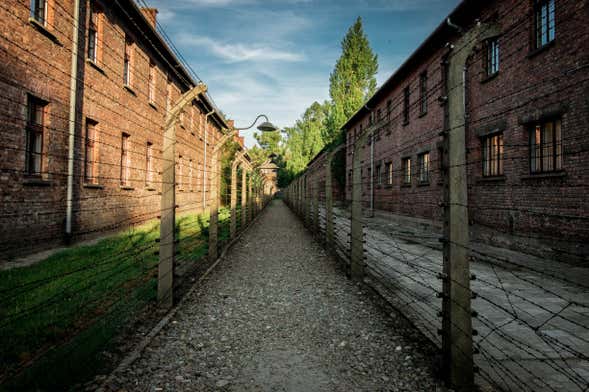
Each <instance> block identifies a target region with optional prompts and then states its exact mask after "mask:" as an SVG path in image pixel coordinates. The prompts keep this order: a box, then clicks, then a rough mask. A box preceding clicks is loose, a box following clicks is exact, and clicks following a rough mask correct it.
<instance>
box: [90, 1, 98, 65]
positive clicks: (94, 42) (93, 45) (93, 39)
mask: <svg viewBox="0 0 589 392" xmlns="http://www.w3.org/2000/svg"><path fill="white" fill-rule="evenodd" d="M88 12H89V13H90V15H89V17H88V59H89V60H91V61H93V62H95V63H97V62H98V45H99V42H98V31H99V27H98V24H99V23H100V13H99V10H98V9H97V8H96V4H95V3H94V1H91V2H90V9H89V11H88Z"/></svg>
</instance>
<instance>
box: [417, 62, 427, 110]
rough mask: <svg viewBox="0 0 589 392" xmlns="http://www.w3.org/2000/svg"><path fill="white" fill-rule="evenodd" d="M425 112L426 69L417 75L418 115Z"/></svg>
mask: <svg viewBox="0 0 589 392" xmlns="http://www.w3.org/2000/svg"><path fill="white" fill-rule="evenodd" d="M426 114H427V70H426V71H423V72H422V73H421V74H420V75H419V115H420V116H424V115H426Z"/></svg>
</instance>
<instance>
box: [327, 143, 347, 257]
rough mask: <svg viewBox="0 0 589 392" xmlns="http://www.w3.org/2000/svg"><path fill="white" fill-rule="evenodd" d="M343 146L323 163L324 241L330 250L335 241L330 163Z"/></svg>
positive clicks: (331, 153)
mask: <svg viewBox="0 0 589 392" xmlns="http://www.w3.org/2000/svg"><path fill="white" fill-rule="evenodd" d="M343 147H344V144H340V145H339V146H338V147H336V149H335V150H333V151H331V152H330V153H329V154H328V155H327V159H326V161H325V241H326V242H327V247H328V248H330V249H332V248H333V243H334V240H335V236H334V231H333V184H332V182H333V174H332V172H331V163H332V162H333V158H334V157H335V154H337V153H338V152H339V151H340V150H341V149H342V148H343Z"/></svg>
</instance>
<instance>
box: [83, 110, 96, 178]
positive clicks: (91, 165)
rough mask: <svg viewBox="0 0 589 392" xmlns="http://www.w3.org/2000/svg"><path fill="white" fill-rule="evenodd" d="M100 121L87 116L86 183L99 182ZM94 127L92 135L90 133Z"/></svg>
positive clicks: (85, 147)
mask: <svg viewBox="0 0 589 392" xmlns="http://www.w3.org/2000/svg"><path fill="white" fill-rule="evenodd" d="M97 127H98V122H97V121H94V120H92V119H90V118H86V135H85V139H84V183H85V184H92V185H96V184H98V173H99V172H98V170H99V169H98V162H99V159H98V158H99V156H98V154H99V147H98V140H99V134H98V129H97ZM90 129H92V135H90Z"/></svg>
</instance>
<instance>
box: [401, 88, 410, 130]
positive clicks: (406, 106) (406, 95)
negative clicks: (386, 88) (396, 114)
mask: <svg viewBox="0 0 589 392" xmlns="http://www.w3.org/2000/svg"><path fill="white" fill-rule="evenodd" d="M410 94H411V93H410V92H409V86H407V87H405V90H403V124H409V96H410Z"/></svg>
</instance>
